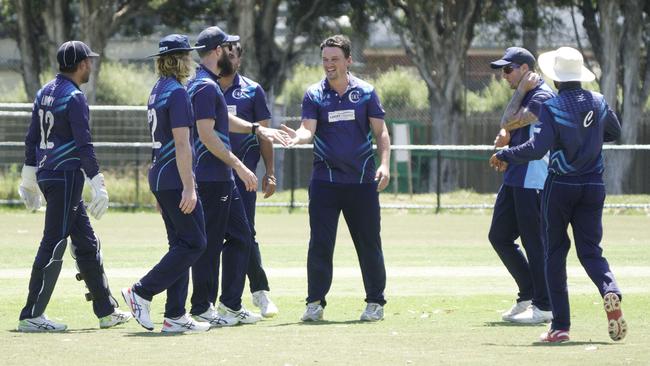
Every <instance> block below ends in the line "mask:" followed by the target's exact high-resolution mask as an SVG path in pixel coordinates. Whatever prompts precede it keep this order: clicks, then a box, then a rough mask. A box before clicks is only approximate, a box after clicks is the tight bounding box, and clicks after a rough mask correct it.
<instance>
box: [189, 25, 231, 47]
mask: <svg viewBox="0 0 650 366" xmlns="http://www.w3.org/2000/svg"><path fill="white" fill-rule="evenodd" d="M238 41H239V36H233V35H230V34H228V33H226V32H224V31H223V30H221V28H219V27H217V26H213V27H209V28H206V29H204V30H203V31H202V32H201V33H199V38H197V40H196V46H205V49H206V50H212V49H215V48H217V46H219V45H222V44H224V43H226V42H238Z"/></svg>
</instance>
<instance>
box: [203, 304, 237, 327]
mask: <svg viewBox="0 0 650 366" xmlns="http://www.w3.org/2000/svg"><path fill="white" fill-rule="evenodd" d="M192 317H193V318H194V320H196V321H199V322H206V323H209V324H210V326H211V327H213V328H216V327H229V326H232V325H237V323H238V321H237V320H235V319H226V318H224V317H222V316H221V315H219V313H218V312H217V311H216V310H215V309H214V305H213V304H210V308H208V310H206V311H205V312H204V313H202V314H199V315H192Z"/></svg>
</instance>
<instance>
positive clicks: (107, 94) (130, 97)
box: [97, 62, 156, 105]
mask: <svg viewBox="0 0 650 366" xmlns="http://www.w3.org/2000/svg"><path fill="white" fill-rule="evenodd" d="M155 81H156V74H155V73H154V72H153V70H151V66H148V65H134V64H122V63H119V62H104V63H103V64H102V69H101V72H100V78H99V82H98V91H97V103H98V104H112V105H146V104H147V98H148V97H149V92H150V91H151V87H152V86H153V84H154V82H155Z"/></svg>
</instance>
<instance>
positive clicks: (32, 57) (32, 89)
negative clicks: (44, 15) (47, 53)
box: [13, 0, 41, 100]
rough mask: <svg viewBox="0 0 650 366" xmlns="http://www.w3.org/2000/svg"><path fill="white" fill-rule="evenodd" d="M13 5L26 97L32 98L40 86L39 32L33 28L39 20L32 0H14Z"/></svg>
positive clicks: (38, 23) (37, 24)
mask: <svg viewBox="0 0 650 366" xmlns="http://www.w3.org/2000/svg"><path fill="white" fill-rule="evenodd" d="M13 5H14V10H15V12H16V18H17V27H16V28H17V29H16V38H17V43H18V48H19V49H20V64H21V70H22V77H23V83H24V84H25V91H26V92H27V98H29V100H34V97H35V96H36V93H37V92H38V90H39V89H40V88H41V82H40V80H39V76H40V74H41V59H40V57H39V55H40V43H39V39H38V34H39V33H38V32H37V31H35V29H34V28H35V27H38V26H39V25H40V24H41V22H38V21H37V18H36V14H35V12H34V11H33V8H34V4H33V2H32V1H30V0H15V1H14V3H13Z"/></svg>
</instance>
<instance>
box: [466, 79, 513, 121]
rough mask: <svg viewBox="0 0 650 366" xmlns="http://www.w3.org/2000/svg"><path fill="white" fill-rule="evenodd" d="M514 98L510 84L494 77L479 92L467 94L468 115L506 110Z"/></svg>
mask: <svg viewBox="0 0 650 366" xmlns="http://www.w3.org/2000/svg"><path fill="white" fill-rule="evenodd" d="M511 96H512V90H511V89H510V86H509V85H508V83H506V82H505V81H503V80H497V78H496V77H495V76H494V75H493V76H492V78H491V80H490V83H489V84H488V85H487V86H486V87H485V88H483V89H482V90H479V91H477V92H473V91H468V92H467V113H468V114H472V113H481V112H491V111H496V110H500V109H503V108H505V106H506V105H507V104H508V102H509V101H510V97H511Z"/></svg>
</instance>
